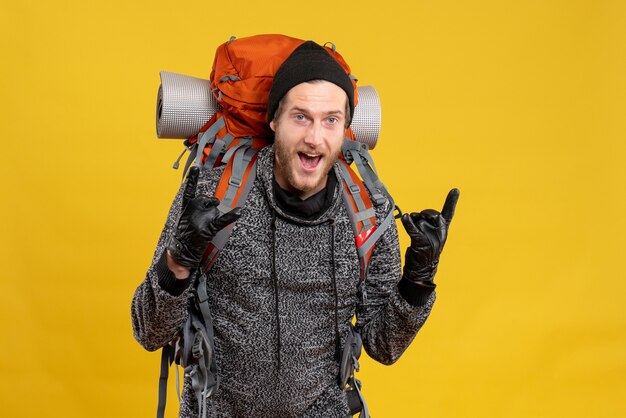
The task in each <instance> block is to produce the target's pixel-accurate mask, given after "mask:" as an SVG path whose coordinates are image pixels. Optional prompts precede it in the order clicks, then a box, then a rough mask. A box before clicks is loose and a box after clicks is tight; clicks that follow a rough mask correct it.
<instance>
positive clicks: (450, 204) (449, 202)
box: [441, 188, 461, 223]
mask: <svg viewBox="0 0 626 418" xmlns="http://www.w3.org/2000/svg"><path fill="white" fill-rule="evenodd" d="M460 193H461V192H460V191H459V189H456V188H455V189H452V190H450V192H449V193H448V197H446V202H445V203H444V204H443V209H442V210H441V216H443V219H445V220H446V222H447V223H450V222H452V217H453V216H454V209H455V208H456V202H457V200H459V194H460Z"/></svg>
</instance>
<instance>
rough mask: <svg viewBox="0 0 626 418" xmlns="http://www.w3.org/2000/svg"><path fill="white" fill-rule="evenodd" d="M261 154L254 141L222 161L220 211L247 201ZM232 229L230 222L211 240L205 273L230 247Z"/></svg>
mask: <svg viewBox="0 0 626 418" xmlns="http://www.w3.org/2000/svg"><path fill="white" fill-rule="evenodd" d="M231 151H232V152H231ZM258 153H259V149H258V148H257V147H255V146H252V144H241V145H239V146H237V147H236V148H234V149H231V150H230V151H229V152H228V153H226V155H224V158H223V159H222V161H223V162H226V166H225V168H224V172H223V173H222V176H221V178H220V180H219V182H218V184H217V188H216V190H215V197H217V198H218V199H219V200H220V205H219V206H218V209H219V210H220V211H222V212H228V211H230V210H231V209H233V208H235V207H236V206H241V205H243V204H244V203H245V201H246V199H247V198H248V194H249V193H250V190H251V189H252V186H253V184H254V179H255V178H256V162H257V157H258ZM231 229H232V226H231V225H228V226H227V227H226V228H224V229H222V230H220V231H219V232H218V233H217V235H215V237H214V238H213V240H212V241H211V242H210V243H209V246H208V248H207V250H206V252H205V253H204V257H203V259H202V262H201V266H202V270H203V271H204V272H206V271H208V270H209V269H210V268H211V266H212V265H213V263H214V262H215V260H216V258H217V255H218V254H219V252H220V251H221V250H222V249H223V248H224V246H226V243H227V242H228V239H229V238H230V232H231Z"/></svg>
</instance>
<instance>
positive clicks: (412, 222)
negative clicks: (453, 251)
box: [402, 189, 460, 283]
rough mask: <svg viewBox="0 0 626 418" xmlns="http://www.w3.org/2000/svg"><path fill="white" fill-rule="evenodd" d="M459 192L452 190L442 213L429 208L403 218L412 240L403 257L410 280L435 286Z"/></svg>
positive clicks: (406, 273)
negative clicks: (440, 259)
mask: <svg viewBox="0 0 626 418" xmlns="http://www.w3.org/2000/svg"><path fill="white" fill-rule="evenodd" d="M459 193H460V192H459V190H458V189H452V190H450V192H449V193H448V197H447V198H446V202H445V203H444V205H443V209H442V211H441V213H439V212H437V211H436V210H433V209H426V210H423V211H421V212H419V213H415V212H413V213H411V214H410V215H409V214H407V213H405V214H404V215H402V224H403V225H404V229H406V232H407V233H408V234H409V236H410V237H411V245H410V246H409V248H407V250H406V254H405V258H404V270H403V276H404V278H406V279H407V280H410V281H412V282H425V283H432V281H433V278H434V277H435V273H436V272H437V265H438V264H439V255H440V254H441V251H442V250H443V245H444V244H445V243H446V238H447V237H448V227H449V226H450V222H452V217H453V216H454V208H455V207H456V202H457V200H458V199H459Z"/></svg>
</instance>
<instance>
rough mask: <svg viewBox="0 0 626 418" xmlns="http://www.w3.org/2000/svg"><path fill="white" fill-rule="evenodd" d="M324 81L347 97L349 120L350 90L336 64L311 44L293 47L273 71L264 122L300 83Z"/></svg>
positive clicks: (351, 93)
mask: <svg viewBox="0 0 626 418" xmlns="http://www.w3.org/2000/svg"><path fill="white" fill-rule="evenodd" d="M312 80H326V81H330V82H331V83H333V84H336V85H337V86H339V87H341V88H342V89H343V91H345V92H346V94H347V95H348V104H349V106H350V118H351V119H352V116H353V115H354V86H353V85H352V81H351V80H350V77H348V75H347V74H346V72H345V70H344V69H343V68H342V67H341V65H339V63H338V62H337V61H336V60H335V59H334V58H333V57H332V56H331V55H330V54H329V53H328V51H326V48H324V47H322V46H319V45H318V44H316V43H315V42H313V41H306V42H305V43H303V44H302V45H300V46H299V47H297V48H296V49H295V50H294V51H293V52H292V53H291V55H289V56H288V57H287V59H286V60H285V61H284V62H283V63H282V65H281V66H280V67H279V68H278V71H276V75H275V76H274V81H273V83H272V88H271V90H270V96H269V99H268V102H267V121H268V123H269V122H271V121H272V119H274V113H276V109H277V108H278V102H280V100H281V99H282V98H283V97H284V96H285V95H286V94H287V92H288V91H289V90H291V89H292V88H293V87H295V86H297V85H298V84H300V83H304V82H306V81H312Z"/></svg>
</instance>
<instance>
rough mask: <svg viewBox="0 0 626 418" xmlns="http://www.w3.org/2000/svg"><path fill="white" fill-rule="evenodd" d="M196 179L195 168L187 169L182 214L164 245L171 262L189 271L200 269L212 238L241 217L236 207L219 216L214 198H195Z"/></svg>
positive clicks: (196, 169)
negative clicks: (172, 260)
mask: <svg viewBox="0 0 626 418" xmlns="http://www.w3.org/2000/svg"><path fill="white" fill-rule="evenodd" d="M199 175H200V170H199V169H198V167H191V168H190V169H189V174H188V175H187V184H186V185H185V190H184V192H183V201H182V212H181V215H180V218H179V220H178V224H177V225H176V228H175V229H174V232H173V233H172V235H171V236H170V239H169V242H168V244H167V251H168V253H169V255H170V256H171V257H172V258H173V259H174V261H175V262H176V263H177V264H179V265H181V266H184V267H187V268H189V269H195V268H197V267H198V266H199V265H200V261H201V260H202V256H203V255H204V253H205V251H206V249H207V247H208V246H209V243H210V242H211V240H212V239H213V237H215V235H216V234H217V233H218V232H219V231H220V230H221V229H222V228H224V227H226V226H227V225H228V224H230V223H232V222H234V221H236V220H237V219H238V218H239V217H240V216H241V208H239V207H236V208H234V209H232V210H231V211H229V212H226V213H223V212H221V211H220V210H219V209H218V205H219V204H220V201H219V200H218V199H217V198H215V197H209V196H206V195H200V196H196V188H197V186H198V177H199ZM170 269H171V268H170Z"/></svg>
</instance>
